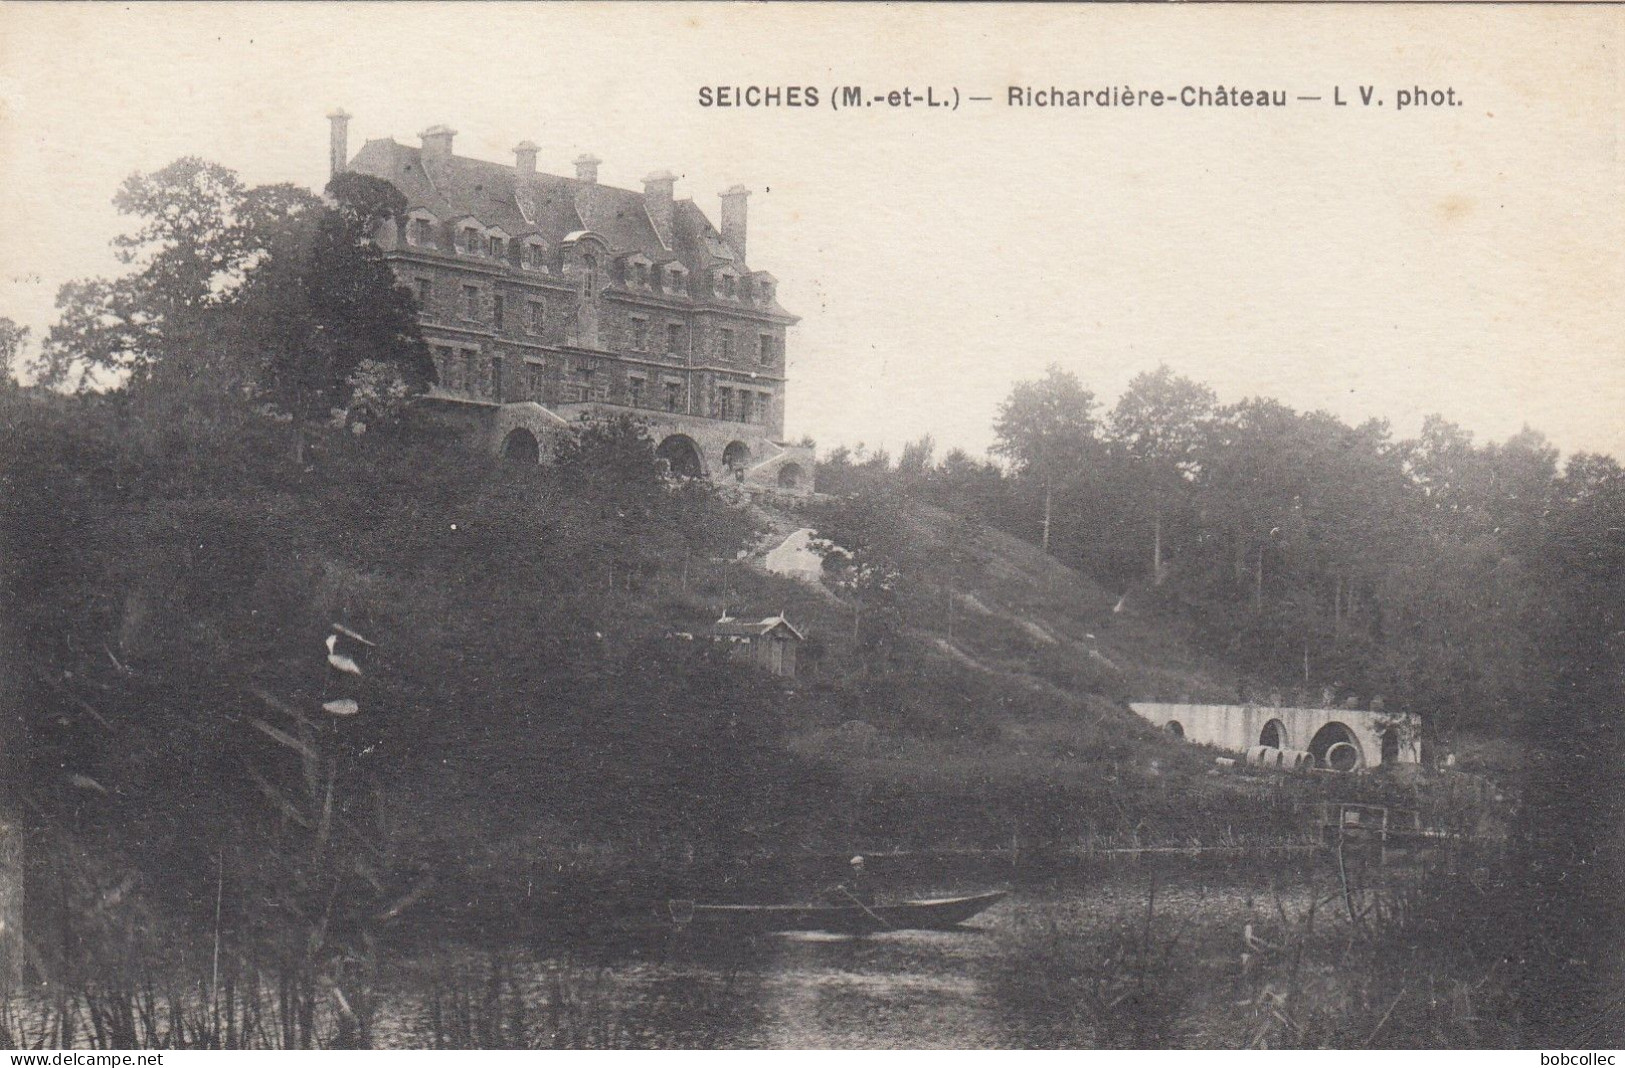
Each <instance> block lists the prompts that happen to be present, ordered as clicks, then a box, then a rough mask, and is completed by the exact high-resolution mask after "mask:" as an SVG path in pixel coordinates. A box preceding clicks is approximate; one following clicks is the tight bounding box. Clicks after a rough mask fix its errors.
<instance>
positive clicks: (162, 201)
mask: <svg viewBox="0 0 1625 1068" xmlns="http://www.w3.org/2000/svg"><path fill="white" fill-rule="evenodd" d="M244 196H245V190H244V188H243V184H242V182H241V181H240V180H239V179H238V177H237V175H236V174H235V172H233V171H231V170H228V169H227V168H225V167H222V166H220V165H219V164H215V163H209V162H207V161H205V160H201V159H198V158H196V157H192V156H188V157H185V158H183V159H178V160H176V161H175V162H174V163H171V164H169V165H168V166H167V167H164V168H163V169H162V170H158V171H155V172H153V173H152V174H133V175H131V176H130V177H129V178H126V179H125V180H124V183H123V185H121V186H120V187H119V191H118V194H117V195H116V196H114V198H113V204H114V206H115V207H117V208H118V210H119V212H120V213H121V214H124V215H131V216H135V217H136V218H138V219H140V220H142V222H141V224H140V225H139V226H138V227H137V228H136V229H135V230H134V231H133V232H131V233H127V234H122V235H120V236H118V237H116V238H114V240H113V246H114V248H115V249H117V255H118V258H119V261H120V262H121V263H125V264H129V265H132V266H134V267H135V268H136V269H135V270H134V271H132V272H131V273H130V274H127V275H124V276H122V277H120V278H114V279H102V278H97V279H79V280H75V281H72V282H68V283H66V284H64V285H63V286H62V288H61V289H60V290H59V291H58V293H57V298H56V304H57V307H58V308H59V309H61V312H62V317H61V321H60V322H58V323H57V324H56V325H55V326H53V327H52V328H51V330H50V332H49V333H48V334H47V335H46V337H45V344H44V350H43V352H42V353H41V359H40V363H39V378H40V381H41V382H42V383H43V384H45V385H49V386H72V387H74V388H85V387H87V386H92V385H106V384H111V383H116V382H119V381H122V380H124V379H127V378H137V379H139V378H140V377H141V376H142V375H144V374H145V373H147V372H148V371H150V370H151V369H152V367H153V366H154V365H155V364H156V363H157V362H158V361H159V360H160V359H161V358H162V357H163V356H164V355H165V353H166V352H174V351H175V350H176V349H178V348H180V347H182V346H183V345H184V343H186V342H190V341H193V340H195V339H196V338H198V337H199V336H201V335H202V333H203V332H204V326H203V324H202V322H201V318H202V315H203V313H204V312H205V310H207V309H209V308H211V307H213V306H216V305H218V303H219V302H220V301H221V300H222V299H224V297H225V296H226V295H227V294H228V293H229V292H230V291H231V290H232V289H233V288H234V287H235V285H236V284H237V282H239V281H240V280H241V272H242V269H243V267H244V265H245V264H246V262H247V261H248V260H249V259H251V258H252V256H253V252H254V242H253V240H252V235H251V233H250V230H249V228H247V227H245V226H244V225H243V220H242V218H241V217H240V214H239V212H240V209H241V208H242V206H243V202H244Z"/></svg>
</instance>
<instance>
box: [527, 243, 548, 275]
mask: <svg viewBox="0 0 1625 1068" xmlns="http://www.w3.org/2000/svg"><path fill="white" fill-rule="evenodd" d="M525 269H526V270H529V271H545V270H547V246H546V245H544V244H543V243H542V242H540V241H526V242H525Z"/></svg>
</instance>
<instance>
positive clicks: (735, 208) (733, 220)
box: [721, 185, 750, 260]
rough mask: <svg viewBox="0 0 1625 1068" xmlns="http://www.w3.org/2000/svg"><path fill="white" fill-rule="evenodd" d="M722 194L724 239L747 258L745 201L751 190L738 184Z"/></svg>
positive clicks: (739, 254) (740, 254)
mask: <svg viewBox="0 0 1625 1068" xmlns="http://www.w3.org/2000/svg"><path fill="white" fill-rule="evenodd" d="M721 196H722V240H724V241H726V242H728V246H729V247H730V248H732V249H733V250H734V252H735V253H737V254H738V256H739V258H740V259H741V260H743V259H744V258H745V233H746V226H745V201H746V200H747V199H748V198H749V197H750V190H749V189H746V188H745V187H744V186H742V185H736V186H734V187H733V188H731V189H728V190H726V191H725V192H723V193H722V194H721Z"/></svg>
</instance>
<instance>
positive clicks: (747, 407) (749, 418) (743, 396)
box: [739, 389, 756, 423]
mask: <svg viewBox="0 0 1625 1068" xmlns="http://www.w3.org/2000/svg"><path fill="white" fill-rule="evenodd" d="M755 400H756V394H754V393H752V392H751V391H750V390H748V389H742V390H740V391H739V421H740V422H741V423H754V422H755V421H756V419H755V417H754V409H755V407H756V405H755V404H754V401H755Z"/></svg>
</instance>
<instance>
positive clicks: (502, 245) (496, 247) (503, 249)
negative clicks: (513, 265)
mask: <svg viewBox="0 0 1625 1068" xmlns="http://www.w3.org/2000/svg"><path fill="white" fill-rule="evenodd" d="M491 258H492V259H493V260H505V259H507V258H508V243H507V242H506V241H504V240H503V239H502V238H500V237H493V238H492V239H491Z"/></svg>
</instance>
